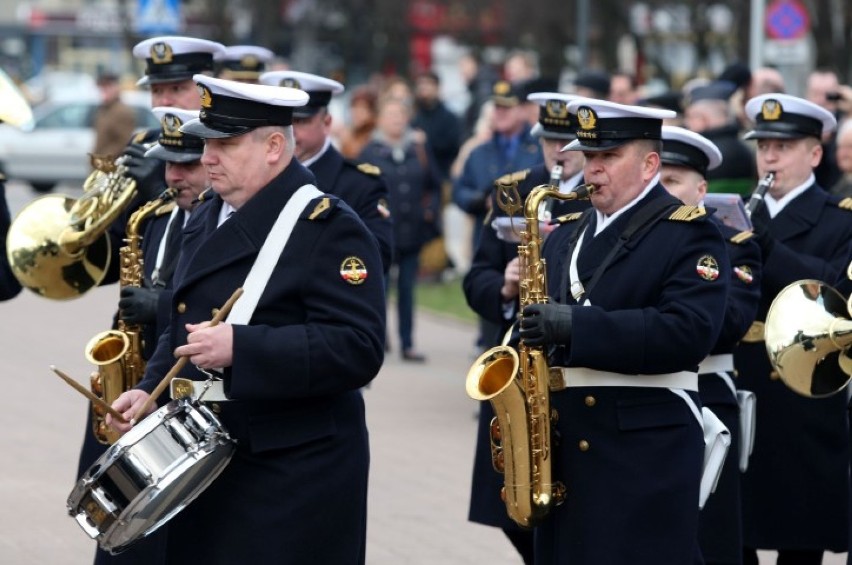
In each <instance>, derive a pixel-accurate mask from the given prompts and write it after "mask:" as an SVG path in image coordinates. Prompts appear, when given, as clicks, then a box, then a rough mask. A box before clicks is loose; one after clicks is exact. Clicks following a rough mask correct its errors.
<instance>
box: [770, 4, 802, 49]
mask: <svg viewBox="0 0 852 565" xmlns="http://www.w3.org/2000/svg"><path fill="white" fill-rule="evenodd" d="M765 24H766V26H765V27H766V34H767V35H768V36H769V37H770V38H772V39H800V38H802V37H804V36H805V35H806V34H807V33H808V31H809V30H810V27H811V20H810V16H809V15H808V9H807V8H806V7H805V5H804V4H802V2H801V0H774V1H773V2H772V4H770V5H769V7H768V8H767V9H766V21H765Z"/></svg>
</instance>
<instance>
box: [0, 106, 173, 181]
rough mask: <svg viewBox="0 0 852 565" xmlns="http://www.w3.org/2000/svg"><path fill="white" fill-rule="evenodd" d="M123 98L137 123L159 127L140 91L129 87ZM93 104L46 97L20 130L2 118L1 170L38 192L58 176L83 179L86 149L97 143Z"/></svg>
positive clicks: (87, 167)
mask: <svg viewBox="0 0 852 565" xmlns="http://www.w3.org/2000/svg"><path fill="white" fill-rule="evenodd" d="M124 100H125V102H126V103H127V104H130V105H131V106H132V107H133V108H134V109H135V110H136V125H137V127H138V128H140V129H143V128H158V127H160V124H159V122H158V121H157V118H156V117H155V116H154V114H153V113H152V112H151V109H150V104H149V103H147V102H146V101H145V99H144V97H139V96H137V95H136V93H128V96H126V97H124ZM97 106H98V101H97V100H96V99H91V100H90V99H86V100H80V101H69V100H64V101H60V102H45V103H44V104H41V105H39V106H37V107H36V108H35V109H34V110H33V114H34V120H33V124H32V126H31V127H30V128H27V129H25V130H24V131H22V130H20V129H17V128H15V127H12V126H9V125H5V124H0V171H2V172H3V173H5V175H6V176H7V177H8V178H10V179H17V180H22V181H26V182H28V183H30V185H31V186H32V187H33V189H34V190H36V191H37V192H48V191H50V190H51V189H52V188H53V187H54V186H55V185H56V184H57V183H59V182H78V183H81V184H82V181H83V180H85V179H86V177H88V176H89V173H90V172H91V170H92V169H91V165H90V163H89V156H88V154H89V152H90V151H91V150H92V147H93V146H94V143H95V132H94V129H93V128H92V121H93V118H94V113H95V109H96V108H97ZM128 141H130V140H129V139H128Z"/></svg>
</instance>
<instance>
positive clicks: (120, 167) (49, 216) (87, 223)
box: [6, 156, 136, 300]
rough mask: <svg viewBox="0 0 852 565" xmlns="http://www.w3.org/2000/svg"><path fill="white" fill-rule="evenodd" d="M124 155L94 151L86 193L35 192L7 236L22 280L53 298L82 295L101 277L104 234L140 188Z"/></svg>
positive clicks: (106, 250)
mask: <svg viewBox="0 0 852 565" xmlns="http://www.w3.org/2000/svg"><path fill="white" fill-rule="evenodd" d="M123 161H124V158H123V157H119V158H118V159H112V158H109V157H103V156H92V166H93V167H94V170H93V171H92V173H91V174H90V175H89V177H88V178H87V179H86V181H85V183H84V184H83V190H84V192H83V195H82V196H81V197H80V198H79V199H76V200H75V199H73V198H70V197H68V196H65V195H62V194H49V195H47V196H42V197H40V198H36V199H35V200H33V201H32V202H30V203H29V204H27V205H26V206H25V207H24V208H23V209H22V210H21V211H20V212H19V213H18V214H17V216H15V219H14V221H13V222H12V225H11V226H9V233H8V235H7V238H6V247H7V249H6V254H7V257H8V259H9V265H10V267H11V269H12V274H13V275H14V276H15V278H16V279H18V282H20V283H21V286H23V287H25V288H28V289H30V290H31V291H33V292H35V293H36V294H39V295H41V296H44V297H45V298H52V299H55V300H67V299H71V298H76V297H78V296H81V295H82V294H84V293H85V292H87V291H88V290H90V289H91V288H93V287H95V286H97V285H98V284H100V283H101V281H103V279H104V277H105V276H106V273H107V269H108V268H109V262H110V255H111V245H110V241H109V237H108V236H107V235H106V234H105V232H106V231H107V229H108V228H109V226H110V224H112V222H113V221H115V220H116V218H118V216H119V215H120V214H121V213H122V211H123V210H124V209H125V208H126V207H127V206H128V204H130V201H131V200H132V199H133V197H134V196H135V194H136V181H135V180H133V179H132V178H131V177H130V176H128V175H127V174H126V173H127V167H126V166H125V165H124V163H123Z"/></svg>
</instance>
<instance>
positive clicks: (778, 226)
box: [769, 184, 828, 241]
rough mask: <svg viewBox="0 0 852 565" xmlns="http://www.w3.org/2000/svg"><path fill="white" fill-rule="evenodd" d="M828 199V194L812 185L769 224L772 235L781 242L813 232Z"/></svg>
mask: <svg viewBox="0 0 852 565" xmlns="http://www.w3.org/2000/svg"><path fill="white" fill-rule="evenodd" d="M827 198H828V193H826V192H825V191H823V190H821V189H819V188H817V187H816V185H813V184H812V185H811V186H810V187H809V188H808V189H807V190H806V191H805V192H803V193H802V194H800V195H799V196H797V197H796V198H794V199H793V200H792V201H790V202H789V203H787V205H786V206H784V209H783V210H781V212H779V213H778V215H777V216H775V217H774V218H773V219H772V222H770V224H769V229H770V231H771V232H772V235H774V236H775V237H776V238H778V239H779V240H780V241H789V240H791V239H793V238H795V237H797V236H799V235H801V234H803V233H807V232H809V231H811V230H812V229H813V227H814V226H815V225H816V223H817V221H818V220H819V217H820V215H821V214H822V210H823V208H824V207H825V201H826V199H827Z"/></svg>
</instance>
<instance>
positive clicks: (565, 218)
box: [553, 212, 583, 224]
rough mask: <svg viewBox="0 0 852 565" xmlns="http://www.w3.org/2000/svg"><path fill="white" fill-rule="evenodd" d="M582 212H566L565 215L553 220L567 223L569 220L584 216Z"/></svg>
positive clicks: (572, 220)
mask: <svg viewBox="0 0 852 565" xmlns="http://www.w3.org/2000/svg"><path fill="white" fill-rule="evenodd" d="M582 215H583V213H582V212H574V213H572V214H565V215H563V216H559V217H558V218H555V219H554V220H553V223H555V224H567V223H568V222H576V221H577V220H579V219H580V216H582Z"/></svg>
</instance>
